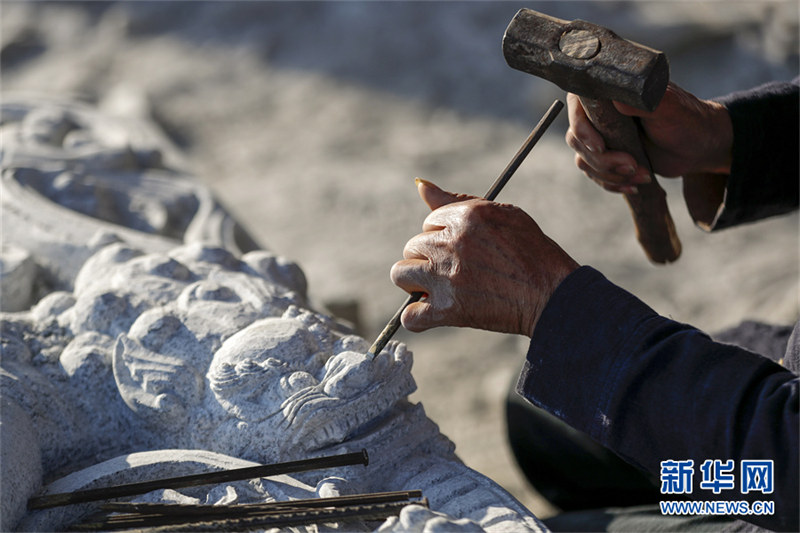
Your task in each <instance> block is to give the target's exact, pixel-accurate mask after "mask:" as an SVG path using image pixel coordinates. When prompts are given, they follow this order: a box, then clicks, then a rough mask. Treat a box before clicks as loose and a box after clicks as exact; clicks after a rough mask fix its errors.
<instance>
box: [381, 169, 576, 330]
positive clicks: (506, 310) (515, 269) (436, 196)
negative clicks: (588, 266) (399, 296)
mask: <svg viewBox="0 0 800 533" xmlns="http://www.w3.org/2000/svg"><path fill="white" fill-rule="evenodd" d="M417 187H418V190H419V194H420V196H421V197H422V199H423V200H424V201H425V203H426V204H427V205H428V207H430V208H431V210H432V212H431V214H430V215H428V217H427V218H426V219H425V222H424V224H423V227H422V230H423V233H421V234H419V235H417V236H416V237H413V238H412V239H411V240H409V241H408V243H407V244H406V246H405V249H404V250H403V257H404V259H403V260H402V261H398V262H397V263H395V264H394V266H393V267H392V272H391V276H392V281H393V282H394V283H395V284H396V285H398V286H399V287H400V288H402V289H404V290H406V291H408V292H414V291H421V292H423V293H425V294H426V298H425V299H424V300H422V301H420V302H417V303H414V304H411V305H409V306H408V307H407V308H406V310H405V311H404V312H403V315H402V317H401V319H402V323H403V326H405V328H406V329H408V330H410V331H423V330H426V329H429V328H433V327H437V326H461V327H472V328H478V329H486V330H490V331H498V332H502V333H518V334H521V335H527V336H531V335H532V334H533V330H534V327H535V326H536V322H537V321H538V319H539V316H540V315H541V313H542V310H543V309H544V307H545V305H546V304H547V301H548V300H549V298H550V296H551V295H552V293H553V292H554V291H555V289H556V287H558V285H559V283H561V281H562V280H563V279H564V278H565V277H567V275H569V273H570V272H572V271H573V270H575V269H576V268H578V264H577V263H576V262H575V261H574V260H573V259H572V258H571V257H570V256H569V255H567V254H566V253H565V252H564V251H563V250H562V249H561V248H560V247H559V246H558V245H557V244H556V243H555V242H554V241H552V240H551V239H549V238H548V237H547V236H546V235H544V233H542V231H541V229H539V226H538V225H537V224H536V222H534V221H533V219H532V218H531V217H530V216H528V215H527V214H526V213H525V212H524V211H522V210H521V209H519V208H518V207H514V206H512V205H508V204H498V203H495V202H490V201H488V200H482V199H479V198H475V197H472V196H467V195H463V194H454V193H450V192H446V191H443V190H442V189H440V188H438V187H437V186H435V185H433V184H432V183H430V182H426V181H424V180H417Z"/></svg>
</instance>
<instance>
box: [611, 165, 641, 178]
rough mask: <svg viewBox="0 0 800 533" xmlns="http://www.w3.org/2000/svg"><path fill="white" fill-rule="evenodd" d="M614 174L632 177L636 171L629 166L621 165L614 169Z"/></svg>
mask: <svg viewBox="0 0 800 533" xmlns="http://www.w3.org/2000/svg"><path fill="white" fill-rule="evenodd" d="M614 172H616V173H617V174H622V175H623V176H633V175H634V174H635V173H636V169H635V168H633V167H632V166H631V165H622V166H619V167H617V168H615V169H614Z"/></svg>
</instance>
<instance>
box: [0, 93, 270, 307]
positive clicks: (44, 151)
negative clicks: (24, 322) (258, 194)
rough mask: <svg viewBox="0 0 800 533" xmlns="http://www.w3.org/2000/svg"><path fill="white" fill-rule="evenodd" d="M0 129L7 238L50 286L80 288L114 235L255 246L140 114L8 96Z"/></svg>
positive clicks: (0, 187)
mask: <svg viewBox="0 0 800 533" xmlns="http://www.w3.org/2000/svg"><path fill="white" fill-rule="evenodd" d="M0 133H1V134H2V136H3V147H2V153H0V157H1V158H2V166H3V174H2V180H1V181H0V198H2V200H1V201H2V204H0V207H2V209H1V211H2V226H3V229H4V232H3V233H4V235H3V239H4V244H6V245H9V244H10V245H17V246H19V247H21V248H23V249H25V250H27V251H29V253H30V254H31V255H32V256H33V258H34V260H35V261H36V263H37V264H38V265H39V266H40V267H41V268H42V272H41V278H42V280H44V281H46V282H47V283H49V284H50V286H51V288H57V289H61V288H71V281H72V279H74V277H75V275H76V274H77V271H78V269H79V268H80V267H81V265H82V264H83V262H84V261H85V260H86V259H87V258H88V256H89V255H91V253H92V251H93V249H94V247H95V246H96V245H97V244H98V243H102V235H103V234H104V233H108V232H113V233H115V234H117V235H119V236H120V237H123V238H124V239H125V240H126V241H127V242H129V243H131V244H134V245H136V246H137V247H139V248H140V249H143V250H148V251H156V250H161V251H164V250H167V249H169V248H171V247H173V246H175V245H176V244H178V243H181V242H200V241H202V242H205V243H208V244H215V245H219V246H222V247H225V248H227V249H228V250H231V251H232V252H234V253H240V252H245V251H249V250H253V249H255V248H256V245H255V243H254V241H253V240H252V239H251V238H250V237H249V236H248V235H247V234H246V232H244V230H242V229H241V227H240V226H239V225H238V224H237V223H236V222H235V221H234V220H233V219H232V217H231V216H230V215H228V214H227V213H226V212H224V210H223V209H222V208H221V207H220V206H219V205H218V203H217V202H216V201H215V200H214V198H213V197H212V195H211V193H210V192H209V190H208V189H207V188H206V187H204V186H202V185H200V184H199V183H197V181H196V180H194V179H192V178H191V175H190V174H189V173H188V170H187V168H186V165H185V164H184V163H183V162H182V161H181V159H180V156H179V155H177V152H176V150H175V148H174V147H172V146H171V145H170V144H169V143H168V142H167V141H166V139H165V137H164V136H163V135H159V134H158V132H157V131H156V130H155V128H153V127H152V126H150V125H148V124H147V123H146V122H144V121H143V120H141V119H132V118H124V119H123V118H114V117H109V116H106V115H103V114H101V113H100V112H98V111H97V110H95V109H93V108H91V107H89V106H87V105H83V104H79V103H74V102H65V101H59V100H53V99H47V98H39V99H30V98H26V99H22V98H16V97H14V96H13V95H10V96H5V95H4V102H3V105H2V126H1V127H0ZM10 303H11V302H9V304H10ZM3 305H4V306H5V305H6V304H5V303H4V304H3ZM3 309H4V310H14V309H12V308H8V309H6V308H5V307H4V308H3Z"/></svg>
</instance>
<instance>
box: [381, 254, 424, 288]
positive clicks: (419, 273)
mask: <svg viewBox="0 0 800 533" xmlns="http://www.w3.org/2000/svg"><path fill="white" fill-rule="evenodd" d="M389 276H390V277H391V279H392V283H394V284H395V285H397V286H398V287H400V288H401V289H403V290H404V291H406V292H409V293H411V292H422V293H426V294H427V293H428V289H427V285H429V283H430V273H429V265H428V261H426V260H424V259H403V260H401V261H398V262H396V263H395V264H394V265H392V269H391V271H390V272H389Z"/></svg>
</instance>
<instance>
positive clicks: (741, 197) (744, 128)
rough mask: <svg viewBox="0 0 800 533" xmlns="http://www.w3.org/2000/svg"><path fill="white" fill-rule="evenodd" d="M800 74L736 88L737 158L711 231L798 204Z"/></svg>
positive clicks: (731, 108) (730, 98) (732, 107)
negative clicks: (742, 88)
mask: <svg viewBox="0 0 800 533" xmlns="http://www.w3.org/2000/svg"><path fill="white" fill-rule="evenodd" d="M799 83H800V78H796V79H794V80H793V81H791V82H771V83H767V84H764V85H762V86H760V87H756V88H754V89H750V90H747V91H741V92H737V93H733V94H730V95H727V96H724V97H721V98H718V99H717V101H719V102H720V103H722V104H724V105H725V107H726V108H727V109H728V112H729V113H730V117H731V122H732V124H733V161H732V165H731V174H730V177H729V178H728V186H727V189H726V192H725V200H724V209H723V210H722V211H721V212H720V214H719V215H718V217H717V220H715V222H714V224H713V230H718V229H723V228H727V227H731V226H735V225H737V224H744V223H748V222H754V221H756V220H760V219H763V218H766V217H770V216H774V215H781V214H784V213H788V212H790V211H793V210H794V209H797V207H798V203H800V158H799V157H798V149H799V148H800V87H799V85H798V84H799Z"/></svg>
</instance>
